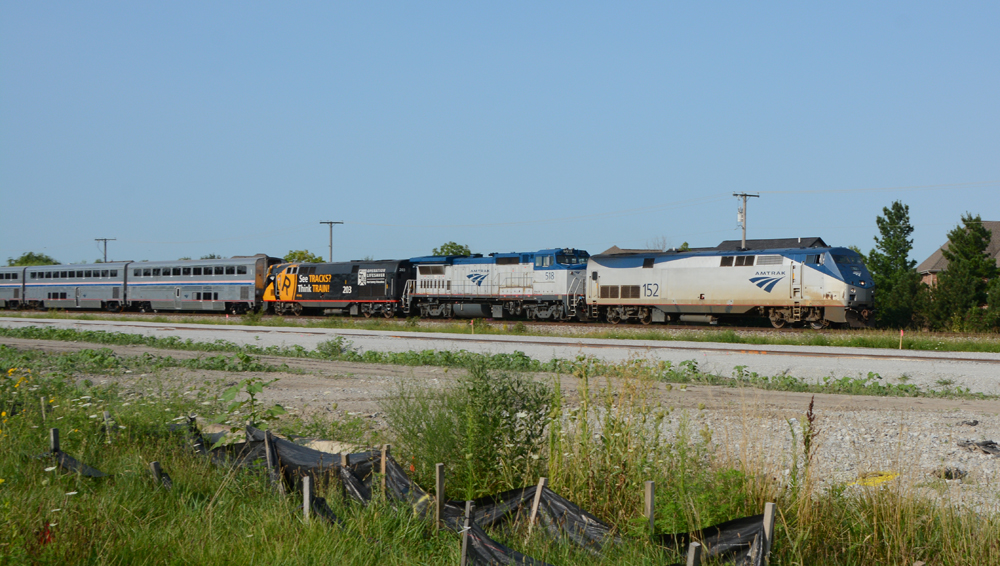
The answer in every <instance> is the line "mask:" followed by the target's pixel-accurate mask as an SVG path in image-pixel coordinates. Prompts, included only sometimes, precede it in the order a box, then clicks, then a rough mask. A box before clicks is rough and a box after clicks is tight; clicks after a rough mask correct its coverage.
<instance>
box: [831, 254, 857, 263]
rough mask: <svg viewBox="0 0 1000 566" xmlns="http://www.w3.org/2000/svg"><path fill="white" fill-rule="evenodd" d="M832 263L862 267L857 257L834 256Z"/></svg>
mask: <svg viewBox="0 0 1000 566" xmlns="http://www.w3.org/2000/svg"><path fill="white" fill-rule="evenodd" d="M833 261H835V262H836V263H839V264H841V265H864V263H863V262H862V261H861V256H859V255H847V254H834V256H833Z"/></svg>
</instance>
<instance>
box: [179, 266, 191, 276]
mask: <svg viewBox="0 0 1000 566" xmlns="http://www.w3.org/2000/svg"><path fill="white" fill-rule="evenodd" d="M181 275H191V268H190V267H185V268H183V269H181Z"/></svg>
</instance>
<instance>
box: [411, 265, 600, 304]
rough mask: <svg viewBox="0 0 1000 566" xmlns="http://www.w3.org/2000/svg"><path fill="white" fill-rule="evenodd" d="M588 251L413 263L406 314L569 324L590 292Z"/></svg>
mask: <svg viewBox="0 0 1000 566" xmlns="http://www.w3.org/2000/svg"><path fill="white" fill-rule="evenodd" d="M588 257H590V256H589V254H587V252H585V251H583V250H576V249H569V248H566V249H546V250H540V251H537V252H527V253H495V254H490V255H489V256H486V257H483V256H482V255H480V254H476V255H473V256H428V257H418V258H412V259H411V260H410V261H411V262H413V264H414V265H416V267H417V276H416V279H415V280H414V281H413V282H412V283H411V284H410V285H409V286H408V289H407V297H406V302H407V305H406V311H407V312H410V310H412V309H416V312H418V313H419V314H420V316H422V317H446V318H447V317H451V316H461V317H489V318H502V317H503V316H505V313H506V316H524V317H526V318H528V319H536V318H538V319H552V320H568V319H570V318H571V317H573V316H576V315H577V307H578V306H580V305H582V304H583V297H584V292H585V284H584V277H585V275H584V272H585V270H586V263H587V258H588Z"/></svg>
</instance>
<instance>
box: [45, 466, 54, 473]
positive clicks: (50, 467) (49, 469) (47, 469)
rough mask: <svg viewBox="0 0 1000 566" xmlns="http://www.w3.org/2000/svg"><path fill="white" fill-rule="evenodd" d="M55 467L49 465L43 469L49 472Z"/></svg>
mask: <svg viewBox="0 0 1000 566" xmlns="http://www.w3.org/2000/svg"><path fill="white" fill-rule="evenodd" d="M55 469H56V467H55V466H49V467H48V468H45V471H46V472H51V471H53V470H55Z"/></svg>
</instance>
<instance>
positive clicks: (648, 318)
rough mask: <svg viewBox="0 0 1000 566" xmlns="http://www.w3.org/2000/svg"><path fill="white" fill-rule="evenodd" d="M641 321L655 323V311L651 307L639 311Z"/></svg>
mask: <svg viewBox="0 0 1000 566" xmlns="http://www.w3.org/2000/svg"><path fill="white" fill-rule="evenodd" d="M639 322H641V323H643V324H645V325H647V326H648V325H650V324H652V323H653V313H652V312H650V310H649V309H642V310H640V311H639Z"/></svg>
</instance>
